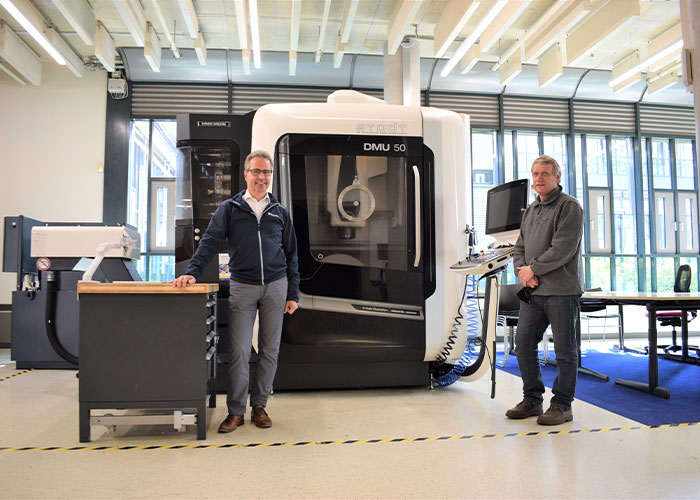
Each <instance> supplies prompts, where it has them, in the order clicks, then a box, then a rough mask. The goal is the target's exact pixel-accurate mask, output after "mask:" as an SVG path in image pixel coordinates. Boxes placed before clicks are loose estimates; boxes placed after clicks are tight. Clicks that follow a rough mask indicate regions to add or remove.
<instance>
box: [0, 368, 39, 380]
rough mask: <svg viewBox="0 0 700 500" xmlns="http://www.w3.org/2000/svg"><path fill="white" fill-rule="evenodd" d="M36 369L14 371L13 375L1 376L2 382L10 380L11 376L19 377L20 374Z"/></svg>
mask: <svg viewBox="0 0 700 500" xmlns="http://www.w3.org/2000/svg"><path fill="white" fill-rule="evenodd" d="M32 371H34V368H29V369H28V370H24V371H21V372H19V373H13V374H12V375H8V376H7V377H3V378H0V382H4V381H5V380H10V379H11V378H15V377H19V376H20V375H24V374H25V373H29V372H32Z"/></svg>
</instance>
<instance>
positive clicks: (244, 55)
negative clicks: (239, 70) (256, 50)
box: [241, 49, 250, 75]
mask: <svg viewBox="0 0 700 500" xmlns="http://www.w3.org/2000/svg"><path fill="white" fill-rule="evenodd" d="M241 62H242V63H243V74H244V75H249V74H250V49H243V50H241Z"/></svg>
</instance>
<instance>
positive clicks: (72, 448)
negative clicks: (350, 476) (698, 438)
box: [0, 422, 700, 452]
mask: <svg viewBox="0 0 700 500" xmlns="http://www.w3.org/2000/svg"><path fill="white" fill-rule="evenodd" d="M688 426H700V422H685V423H678V424H661V425H636V426H631V427H604V428H597V429H559V430H551V431H531V432H518V433H515V432H513V433H508V434H467V435H462V436H420V437H405V438H387V439H347V440H344V441H282V442H274V443H219V444H214V443H212V444H191V445H184V444H175V445H172V444H171V445H141V446H138V445H124V446H17V447H11V446H0V452H3V451H106V450H109V451H132V450H133V451H150V450H193V449H217V448H218V449H226V448H265V447H280V446H323V445H339V444H379V443H421V442H426V441H453V440H462V441H464V440H469V439H499V438H500V439H507V438H516V437H536V436H556V435H567V434H583V433H601V432H623V431H637V430H652V429H668V428H672V427H688Z"/></svg>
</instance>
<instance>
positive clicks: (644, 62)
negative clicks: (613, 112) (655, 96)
mask: <svg viewBox="0 0 700 500" xmlns="http://www.w3.org/2000/svg"><path fill="white" fill-rule="evenodd" d="M682 48H683V40H682V39H681V40H677V41H676V42H673V43H672V44H671V45H668V46H666V47H664V48H662V49H661V50H660V51H658V52H656V53H654V54H649V55H647V57H645V58H639V60H638V62H636V63H635V64H632V65H629V66H628V67H627V68H626V69H624V70H622V71H621V72H616V71H615V68H613V78H612V79H611V80H610V82H609V83H608V85H610V86H611V87H616V86H617V85H618V84H620V83H621V82H624V81H625V80H627V79H628V78H629V77H630V76H632V75H634V74H635V73H639V72H641V71H642V70H644V69H646V68H648V67H649V66H652V65H654V64H655V63H656V62H657V61H660V60H661V59H663V58H665V57H667V56H668V55H669V54H672V53H674V52H678V51H679V50H680V49H682ZM637 57H638V56H637ZM623 64H624V63H623Z"/></svg>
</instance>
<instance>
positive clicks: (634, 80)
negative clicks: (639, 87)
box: [612, 73, 642, 94]
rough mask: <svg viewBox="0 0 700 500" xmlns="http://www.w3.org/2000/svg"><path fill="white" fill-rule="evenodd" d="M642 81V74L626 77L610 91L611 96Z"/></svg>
mask: <svg viewBox="0 0 700 500" xmlns="http://www.w3.org/2000/svg"><path fill="white" fill-rule="evenodd" d="M641 79H642V74H641V73H636V74H633V75H630V76H628V77H627V79H625V80H622V81H621V82H619V83H618V84H617V85H615V86H614V87H613V89H612V91H613V94H616V93H617V92H622V91H623V90H625V89H627V88H629V87H631V86H632V85H634V84H635V83H637V82H639V81H640V80H641Z"/></svg>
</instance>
